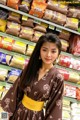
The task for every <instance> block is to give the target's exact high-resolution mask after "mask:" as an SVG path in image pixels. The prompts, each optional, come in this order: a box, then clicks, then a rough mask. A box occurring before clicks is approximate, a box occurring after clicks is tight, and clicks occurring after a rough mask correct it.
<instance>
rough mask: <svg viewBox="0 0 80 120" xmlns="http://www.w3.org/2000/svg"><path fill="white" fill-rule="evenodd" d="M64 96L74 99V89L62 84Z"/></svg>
mask: <svg viewBox="0 0 80 120" xmlns="http://www.w3.org/2000/svg"><path fill="white" fill-rule="evenodd" d="M64 96H68V97H72V98H76V87H74V86H71V85H68V84H64Z"/></svg>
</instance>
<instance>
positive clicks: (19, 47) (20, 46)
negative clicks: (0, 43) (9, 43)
mask: <svg viewBox="0 0 80 120" xmlns="http://www.w3.org/2000/svg"><path fill="white" fill-rule="evenodd" d="M13 51H15V52H19V53H22V54H25V52H26V44H25V43H23V42H19V41H15V42H14V44H13Z"/></svg>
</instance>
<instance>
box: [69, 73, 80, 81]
mask: <svg viewBox="0 0 80 120" xmlns="http://www.w3.org/2000/svg"><path fill="white" fill-rule="evenodd" d="M69 73H70V76H69V81H71V82H75V83H78V82H79V81H80V76H79V74H78V73H77V72H75V71H69Z"/></svg>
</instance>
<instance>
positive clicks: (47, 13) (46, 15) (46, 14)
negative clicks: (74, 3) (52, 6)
mask: <svg viewBox="0 0 80 120" xmlns="http://www.w3.org/2000/svg"><path fill="white" fill-rule="evenodd" d="M53 15H56V12H55V11H52V10H49V9H46V10H45V12H44V16H43V19H46V20H50V21H51V19H52V17H53Z"/></svg>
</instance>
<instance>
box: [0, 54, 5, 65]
mask: <svg viewBox="0 0 80 120" xmlns="http://www.w3.org/2000/svg"><path fill="white" fill-rule="evenodd" d="M0 63H3V64H6V54H4V53H2V52H0Z"/></svg>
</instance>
